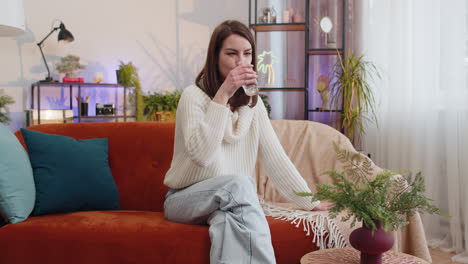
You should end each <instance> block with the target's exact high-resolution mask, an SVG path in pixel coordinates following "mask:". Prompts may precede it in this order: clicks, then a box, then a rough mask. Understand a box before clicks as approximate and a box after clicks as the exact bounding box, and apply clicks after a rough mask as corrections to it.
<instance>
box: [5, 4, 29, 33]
mask: <svg viewBox="0 0 468 264" xmlns="http://www.w3.org/2000/svg"><path fill="white" fill-rule="evenodd" d="M25 30H26V25H25V23H24V10H23V1H22V0H0V37H5V36H17V35H20V34H23V33H24V32H25Z"/></svg>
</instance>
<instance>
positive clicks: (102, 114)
mask: <svg viewBox="0 0 468 264" xmlns="http://www.w3.org/2000/svg"><path fill="white" fill-rule="evenodd" d="M130 89H131V88H129V87H125V86H122V85H119V84H112V83H99V84H97V83H60V82H36V83H33V84H32V85H31V109H30V110H28V111H27V112H29V114H28V116H29V118H28V122H27V123H28V125H32V124H41V116H42V120H44V119H45V117H46V116H45V114H54V112H57V110H58V111H60V110H63V111H62V112H63V122H69V121H72V122H78V123H79V122H109V121H114V122H126V121H133V120H135V116H134V115H133V114H134V111H131V109H130V108H129V107H128V100H127V99H128V91H129V90H130ZM85 101H86V103H85ZM82 103H84V104H82ZM105 107H107V108H105ZM86 108H87V109H86ZM104 108H105V109H104ZM111 108H112V111H111V110H110V109H111ZM103 109H104V110H103ZM86 110H87V111H86ZM47 111H48V112H49V113H47ZM70 119H71V120H70Z"/></svg>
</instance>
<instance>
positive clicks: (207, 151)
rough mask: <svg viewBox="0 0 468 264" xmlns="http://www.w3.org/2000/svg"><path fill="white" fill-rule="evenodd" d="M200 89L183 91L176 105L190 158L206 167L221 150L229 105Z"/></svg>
mask: <svg viewBox="0 0 468 264" xmlns="http://www.w3.org/2000/svg"><path fill="white" fill-rule="evenodd" d="M196 89H199V88H196ZM201 93H203V91H201V90H200V91H190V92H184V93H183V94H182V97H181V99H180V101H179V105H178V108H177V119H178V120H177V121H178V122H177V125H179V126H181V128H182V134H183V137H184V142H185V149H186V151H187V153H188V154H189V156H190V158H191V159H192V161H193V162H194V163H195V164H197V165H199V166H202V167H206V166H208V165H210V163H211V162H212V161H213V160H214V158H215V157H216V155H217V153H218V152H219V150H220V147H221V143H222V139H223V136H224V130H225V127H226V122H227V120H228V118H229V109H228V108H227V107H226V106H223V105H220V104H218V103H215V102H213V101H211V100H210V99H209V98H208V97H206V98H205V97H204V94H201Z"/></svg>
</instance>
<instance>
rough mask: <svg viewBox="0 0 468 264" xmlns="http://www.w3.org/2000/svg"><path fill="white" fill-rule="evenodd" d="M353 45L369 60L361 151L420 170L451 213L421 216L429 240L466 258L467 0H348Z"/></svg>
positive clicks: (389, 164)
mask: <svg viewBox="0 0 468 264" xmlns="http://www.w3.org/2000/svg"><path fill="white" fill-rule="evenodd" d="M354 8H355V21H354V23H355V25H354V26H355V27H354V30H355V32H356V34H355V38H354V41H355V42H354V43H353V47H354V51H355V52H358V53H361V54H363V55H364V56H365V58H366V59H367V60H368V61H371V62H373V63H375V64H376V65H377V66H378V67H379V68H380V69H381V73H382V78H381V80H379V81H376V82H375V83H374V85H373V87H374V91H375V93H376V98H377V104H378V105H377V118H378V127H377V126H375V125H370V124H368V125H367V129H366V131H367V134H366V135H365V136H364V137H363V140H362V144H363V149H364V151H366V152H368V153H371V154H372V158H373V160H374V161H375V162H376V163H377V164H379V165H381V166H382V167H386V168H388V169H391V170H397V171H398V170H406V169H408V170H411V171H412V172H413V175H414V174H415V173H417V172H419V171H421V172H422V174H423V176H424V177H425V182H426V187H427V190H426V194H427V195H428V196H429V197H431V198H432V199H434V204H435V205H437V206H438V207H439V208H441V209H442V211H443V212H444V213H446V214H447V215H450V216H451V217H450V218H448V217H440V216H434V215H423V222H424V225H425V230H426V235H427V239H428V243H429V245H430V246H432V247H438V248H440V249H442V250H447V251H453V252H456V253H457V254H456V255H455V256H454V257H453V259H452V260H453V261H458V262H461V263H468V251H467V243H468V199H467V198H468V197H467V195H466V193H467V192H468V185H467V181H468V87H467V82H466V79H467V76H468V70H467V69H468V66H467V65H468V54H467V53H466V50H467V48H466V47H467V43H468V41H467V39H468V38H467V36H468V34H467V31H466V28H467V17H466V16H467V13H468V12H467V8H468V7H467V0H355V7H354Z"/></svg>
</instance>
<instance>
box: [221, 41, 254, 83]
mask: <svg viewBox="0 0 468 264" xmlns="http://www.w3.org/2000/svg"><path fill="white" fill-rule="evenodd" d="M251 63H252V45H250V42H249V41H248V40H247V39H245V38H244V37H241V36H239V35H236V34H232V35H230V36H229V37H227V38H226V39H225V40H224V42H223V46H222V47H221V51H220V52H219V61H218V68H219V72H220V73H221V77H222V78H223V79H225V78H226V76H227V75H228V74H229V72H230V71H231V70H232V69H234V68H235V67H237V66H239V65H241V64H251Z"/></svg>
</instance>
